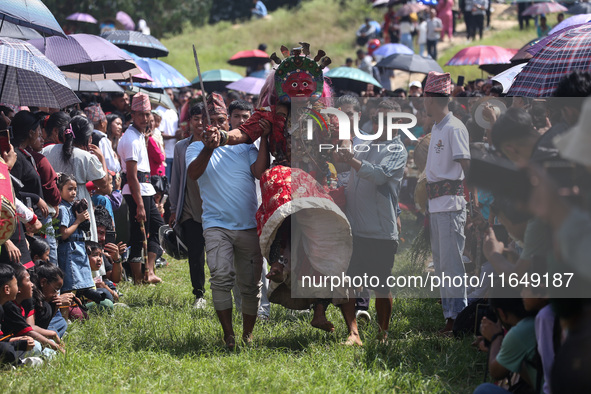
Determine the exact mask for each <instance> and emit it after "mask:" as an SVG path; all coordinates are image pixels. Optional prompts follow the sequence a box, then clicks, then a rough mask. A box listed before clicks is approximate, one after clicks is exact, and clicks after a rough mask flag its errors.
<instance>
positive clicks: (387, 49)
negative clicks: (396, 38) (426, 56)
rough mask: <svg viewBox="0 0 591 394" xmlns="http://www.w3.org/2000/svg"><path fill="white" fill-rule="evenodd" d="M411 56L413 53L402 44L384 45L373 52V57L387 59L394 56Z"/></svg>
mask: <svg viewBox="0 0 591 394" xmlns="http://www.w3.org/2000/svg"><path fill="white" fill-rule="evenodd" d="M401 53H402V54H407V55H412V54H413V53H415V52H414V51H413V50H412V49H410V48H409V47H407V46H406V45H402V44H384V45H382V46H380V47H379V48H378V49H376V50H375V51H373V55H374V56H381V57H388V56H390V55H396V54H401Z"/></svg>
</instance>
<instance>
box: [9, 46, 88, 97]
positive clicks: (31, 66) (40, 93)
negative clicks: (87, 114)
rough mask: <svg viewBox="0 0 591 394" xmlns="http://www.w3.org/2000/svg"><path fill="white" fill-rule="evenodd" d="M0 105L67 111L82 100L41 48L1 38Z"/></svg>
mask: <svg viewBox="0 0 591 394" xmlns="http://www.w3.org/2000/svg"><path fill="white" fill-rule="evenodd" d="M0 102H2V103H8V104H13V105H29V106H34V107H50V108H64V107H67V106H68V105H71V104H75V103H78V102H80V100H78V97H76V95H75V94H74V92H73V91H72V89H70V86H69V85H68V82H66V79H65V78H64V75H63V74H62V72H61V71H60V70H59V69H58V68H57V67H56V65H55V64H53V63H52V62H51V61H50V60H49V59H48V58H46V57H45V56H44V55H43V54H42V53H41V52H39V50H37V48H35V47H34V46H32V45H31V44H29V43H27V42H24V41H20V40H15V39H11V38H0Z"/></svg>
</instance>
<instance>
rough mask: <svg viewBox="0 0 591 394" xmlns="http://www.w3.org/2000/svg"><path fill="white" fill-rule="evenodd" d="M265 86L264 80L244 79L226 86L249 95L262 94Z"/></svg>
mask: <svg viewBox="0 0 591 394" xmlns="http://www.w3.org/2000/svg"><path fill="white" fill-rule="evenodd" d="M264 84H265V80H264V79H261V78H254V77H244V78H242V79H240V80H238V81H236V82H232V83H230V84H228V85H226V88H228V89H231V90H237V91H239V92H244V93H249V94H260V93H261V89H262V88H263V85H264Z"/></svg>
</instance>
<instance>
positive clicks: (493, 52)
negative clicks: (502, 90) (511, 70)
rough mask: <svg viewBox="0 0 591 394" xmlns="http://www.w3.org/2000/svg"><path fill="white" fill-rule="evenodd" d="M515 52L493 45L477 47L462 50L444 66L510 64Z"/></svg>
mask: <svg viewBox="0 0 591 394" xmlns="http://www.w3.org/2000/svg"><path fill="white" fill-rule="evenodd" d="M513 55H515V52H512V51H511V50H507V49H505V48H501V47H497V46H494V45H491V46H486V45H477V46H474V47H468V48H464V49H462V50H461V51H459V52H458V53H456V54H455V55H454V57H452V58H451V59H449V61H448V62H447V63H446V64H445V65H446V66H472V65H479V66H481V65H483V64H506V63H511V58H512V57H513Z"/></svg>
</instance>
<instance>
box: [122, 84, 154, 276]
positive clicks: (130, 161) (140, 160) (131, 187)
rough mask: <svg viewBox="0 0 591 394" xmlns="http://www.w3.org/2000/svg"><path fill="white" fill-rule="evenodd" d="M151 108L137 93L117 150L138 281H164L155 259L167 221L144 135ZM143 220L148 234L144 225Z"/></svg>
mask: <svg viewBox="0 0 591 394" xmlns="http://www.w3.org/2000/svg"><path fill="white" fill-rule="evenodd" d="M151 110H152V108H151V106H150V99H149V97H148V95H146V94H144V93H137V94H136V95H135V96H133V100H132V104H131V117H132V120H133V124H132V125H131V126H129V127H128V128H127V130H126V131H125V133H124V134H123V136H122V137H121V139H120V140H119V145H118V146H117V153H118V154H119V157H120V159H121V167H122V169H123V174H124V176H125V178H126V183H125V186H123V190H122V194H123V197H124V198H125V201H126V202H127V206H128V208H129V226H130V230H129V234H130V235H129V242H128V244H129V245H130V246H131V251H130V254H129V262H130V265H131V271H132V274H133V280H134V282H135V283H136V284H140V283H142V280H144V281H146V282H147V283H159V282H162V279H160V278H159V277H157V276H156V275H155V274H154V263H155V262H156V254H157V253H158V251H159V248H160V245H159V244H160V242H159V239H158V230H159V229H160V227H161V226H164V222H163V220H162V217H161V216H160V213H159V212H158V208H156V203H155V202H154V197H153V196H154V194H156V191H155V190H154V187H153V186H152V183H150V162H149V160H148V149H147V148H146V139H145V136H144V133H145V131H146V128H147V127H148V119H149V117H150V111H151ZM142 224H143V225H144V228H145V234H144V231H142V228H141V226H142ZM148 235H149V238H148V240H147V243H148V260H147V264H146V270H145V274H144V275H142V267H141V263H142V250H143V242H144V236H148Z"/></svg>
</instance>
